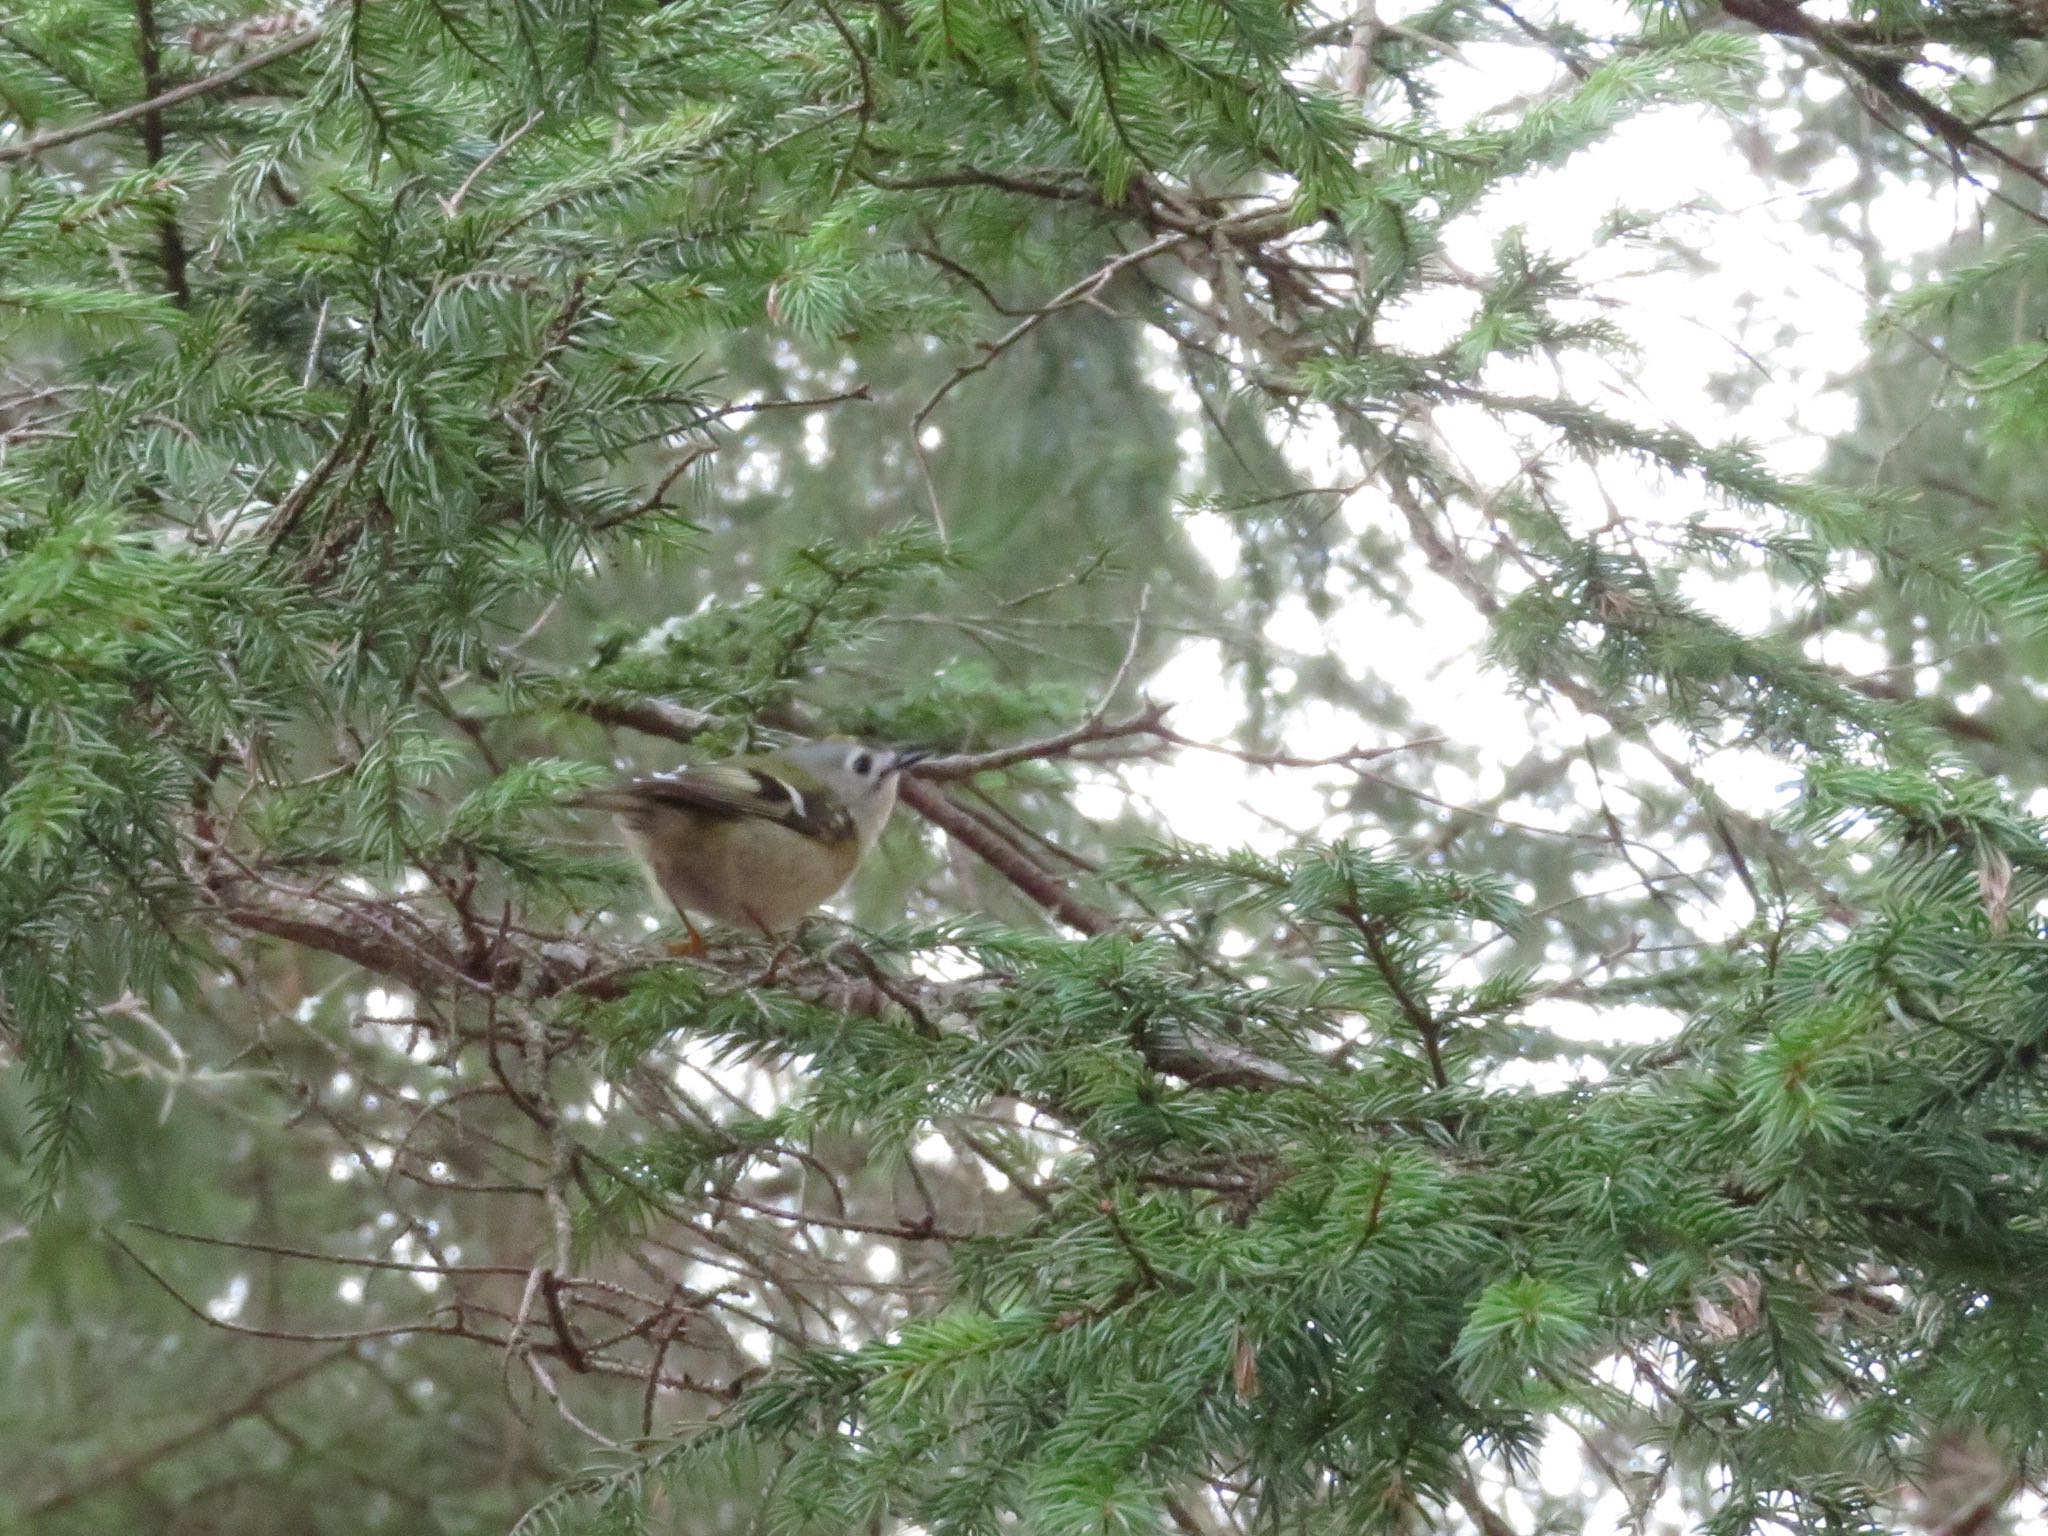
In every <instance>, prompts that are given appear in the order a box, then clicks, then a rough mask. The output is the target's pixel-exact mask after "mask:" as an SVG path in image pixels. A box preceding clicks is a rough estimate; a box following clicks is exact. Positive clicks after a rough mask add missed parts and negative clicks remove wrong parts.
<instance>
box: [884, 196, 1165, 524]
mask: <svg viewBox="0 0 2048 1536" xmlns="http://www.w3.org/2000/svg"><path fill="white" fill-rule="evenodd" d="M1189 238H1190V237H1189V236H1188V235H1186V234H1184V233H1180V232H1178V231H1176V232H1175V233H1173V234H1169V235H1162V236H1160V237H1159V238H1158V239H1156V240H1153V241H1150V242H1148V243H1147V244H1145V245H1141V246H1139V247H1138V249H1136V250H1135V251H1126V252H1125V253H1124V254H1123V255H1121V256H1119V257H1117V258H1116V259H1115V260H1113V261H1108V262H1105V263H1103V265H1102V266H1100V267H1098V268H1097V269H1096V270H1095V271H1093V272H1091V273H1089V274H1088V275H1087V276H1086V277H1084V278H1082V279H1081V280H1080V281H1079V282H1076V283H1071V284H1069V285H1068V286H1067V287H1065V288H1063V289H1061V290H1060V292H1058V293H1056V294H1054V295H1053V296H1052V297H1051V298H1050V299H1048V300H1046V302H1045V303H1044V304H1042V305H1040V306H1039V307H1038V308H1036V309H1034V310H1032V311H1031V313H1030V314H1028V315H1026V316H1025V317H1024V318H1023V319H1022V320H1019V321H1018V322H1017V323H1016V324H1015V325H1013V326H1011V327H1010V328H1009V329H1008V330H1007V331H1005V332H1003V334H1002V335H1001V336H998V337H997V338H996V339H995V340H994V341H988V342H983V343H982V344H981V345H982V352H981V356H980V357H978V358H976V359H975V360H974V361H973V362H971V363H962V364H961V365H960V366H959V367H958V368H955V369H954V370H953V371H952V372H951V373H949V374H947V375H946V377H945V379H944V380H943V381H942V382H941V383H940V385H939V387H938V388H937V389H935V390H933V391H932V392H931V394H930V396H929V397H928V398H927V399H926V400H925V402H924V404H923V405H921V406H919V407H918V408H917V414H916V415H914V416H912V417H911V418H910V449H911V452H912V453H913V454H915V455H916V457H917V463H918V468H919V469H920V470H922V471H923V474H924V488H925V495H926V497H927V498H928V499H929V500H930V502H931V509H932V520H933V521H934V522H935V523H936V524H937V525H938V530H939V536H940V537H941V538H943V537H945V533H946V512H945V508H944V507H942V506H941V505H940V504H939V488H938V482H937V480H936V479H935V478H934V477H933V475H932V464H931V459H930V458H929V457H928V456H927V455H926V453H925V450H924V442H923V440H922V434H923V432H924V425H925V423H926V422H927V421H929V420H930V419H931V415H932V412H933V411H936V410H937V409H938V408H939V404H940V402H941V401H943V400H944V399H945V398H946V396H948V395H949V394H951V393H952V392H953V390H954V388H955V387H956V386H958V385H960V384H962V383H964V382H966V381H967V380H968V379H971V378H973V377H974V375H976V374H977V373H980V372H981V371H982V370H983V369H985V368H987V367H989V366H990V365H991V364H992V363H994V362H995V360H996V359H997V358H999V357H1001V356H1002V355H1003V354H1004V353H1005V352H1007V351H1009V350H1010V348H1012V347H1014V346H1015V345H1016V344H1017V343H1018V342H1020V341H1022V340H1023V339H1024V338H1025V337H1026V336H1028V335H1030V334H1031V332H1032V331H1034V330H1036V329H1037V328H1038V327H1039V326H1040V325H1043V324H1044V323H1045V322H1046V321H1047V320H1049V319H1051V318H1052V317H1053V316H1054V315H1056V314H1058V313H1059V312H1060V311H1061V310H1063V309H1071V308H1073V307H1074V306H1075V305H1076V304H1085V303H1087V302H1088V301H1089V300H1091V299H1093V298H1094V297H1095V296H1096V295H1097V294H1099V293H1100V292H1102V290H1103V289H1104V288H1106V287H1108V286H1109V284H1110V283H1111V282H1112V281H1113V280H1114V279H1115V278H1116V276H1117V274H1118V273H1120V272H1125V271H1128V270H1129V269H1130V268H1132V267H1137V266H1142V265H1144V263H1146V262H1148V261H1150V260H1151V259H1152V258H1153V257H1155V256H1162V255H1164V254H1165V253H1166V252H1168V251H1170V250H1172V249H1173V248H1174V247H1175V246H1177V245H1185V244H1186V243H1187V242H1188V239H1189Z"/></svg>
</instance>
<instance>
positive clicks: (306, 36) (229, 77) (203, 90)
mask: <svg viewBox="0 0 2048 1536" xmlns="http://www.w3.org/2000/svg"><path fill="white" fill-rule="evenodd" d="M319 40H320V28H318V27H313V28H311V29H310V30H308V31H305V32H301V33H300V34H299V35H298V36H297V37H291V38H287V39H285V41H283V42H281V43H279V44H277V45H276V46H275V47H273V48H266V49H264V50H263V52H261V53H252V54H250V55H249V57H248V58H246V59H244V60H242V62H241V63H239V64H233V65H230V66H229V67H228V68H226V69H223V70H221V71H220V72H219V73H218V74H212V75H208V76H206V77H205V78H204V79H202V80H194V81H192V82H190V83H189V84H186V85H181V86H178V87H177V88H176V89H174V90H168V91H164V92H162V93H161V94H159V95H156V96H152V97H150V98H149V99H148V100H147V101H138V102H136V103H135V104H134V105H133V106H129V107H122V108H121V109H120V110H119V111H116V112H109V113H106V114H105V115H104V116H101V117H95V118H92V119H90V120H89V121H86V122H83V123H74V124H72V125H71V126H70V127H68V128H53V129H51V130H50V131H49V132H48V133H44V134H38V135H37V136H36V137H35V138H33V139H27V140H24V141H23V142H22V143H20V144H7V145H0V165H11V164H13V163H14V162H15V161H17V160H33V159H34V158H35V157H36V156H37V155H40V154H43V153H44V152H46V151H48V150H52V149H56V148H58V147H60V146H62V145H65V144H75V143H77V142H78V140H80V139H89V138H91V137H93V136H94V135H95V134H101V133H106V132H108V131H109V130H111V129H114V128H120V127H123V126H125V125H126V124H129V123H132V122H134V121H135V120H136V119H137V118H148V117H152V116H155V115H157V114H159V113H161V112H163V111H164V109H165V108H167V107H175V106H177V105H178V104H179V103H180V102H185V101H190V100H192V98H193V97H195V96H205V95H208V94H210V93H211V92H214V91H218V90H222V89H224V88H225V87H227V86H230V85H233V84H234V83H235V82H236V81H237V80H240V79H242V78H243V77H244V76H245V75H253V74H255V73H256V71H257V70H259V69H263V68H266V67H268V66H269V65H272V64H275V63H277V62H278V60H280V59H288V58H290V57H291V56H292V55H293V54H295V53H303V52H304V51H305V50H306V49H308V48H310V47H312V46H313V44H315V43H317V42H318V41H319Z"/></svg>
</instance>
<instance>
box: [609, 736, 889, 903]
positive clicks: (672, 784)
mask: <svg viewBox="0 0 2048 1536" xmlns="http://www.w3.org/2000/svg"><path fill="white" fill-rule="evenodd" d="M927 755H928V754H927V753H923V752H892V751H889V750H887V749H885V748H877V747H864V746H861V745H860V744H859V743H857V742H840V741H816V742H805V743H802V744H801V745H798V746H794V747H790V748H787V749H786V750H783V751H780V752H773V753H768V754H765V755H761V756H749V757H735V758H731V759H729V760H727V761H725V762H722V763H708V764H705V765H704V766H702V767H691V768H679V769H677V770H676V771H675V772H673V773H663V774H654V775H651V776H649V777H647V778H644V779H635V780H633V781H632V782H631V783H628V784H622V785H620V786H619V787H618V788H616V789H606V790H599V791H597V792H595V793H593V794H590V795H587V796H585V797H584V799H583V801H582V802H581V803H582V804H584V805H586V806H590V807H592V808H594V809H597V810H605V811H610V812H612V813H613V814H614V815H616V816H617V817H618V818H619V824H620V826H621V827H622V828H624V830H625V833H626V839H627V842H628V843H629V844H630V845H631V847H632V849H633V851H634V853H635V854H637V855H638V856H639V858H640V860H641V862H642V863H643V864H645V865H646V867H647V870H648V873H649V874H650V875H651V876H652V877H653V880H654V883H655V885H656V886H658V887H659V888H660V890H661V892H662V893H663V894H664V895H665V896H667V897H668V899H669V900H670V901H671V902H673V903H674V904H675V908H676V911H677V912H678V913H679V914H680V915H681V916H682V918H683V922H684V925H685V926H689V927H690V928H691V932H692V933H693V934H694V933H695V932H696V930H695V928H694V926H692V925H691V924H690V919H689V914H690V913H692V912H695V913H698V914H700V915H702V916H704V917H709V918H714V919H716V920H717V921H719V922H723V923H731V924H734V925H736V926H739V927H745V928H752V929H754V930H756V931H758V932H761V933H766V934H772V933H775V932H777V931H779V930H781V929H784V928H787V927H789V926H790V925H792V924H793V923H795V922H797V921H798V920H799V919H801V918H802V917H803V916H804V915H805V914H806V913H808V912H810V911H812V910H813V909H814V908H816V907H818V906H819V905H820V904H821V903H823V902H825V901H827V900H829V899H830V898H831V896H832V894H833V893H834V892H835V891H837V890H838V889H839V888H840V887H841V886H843V885H845V884H846V882H847V880H848V878H850V877H851V876H852V874H853V872H854V870H855V869H856V868H857V867H858V866H859V864H860V861H861V857H862V856H863V855H864V854H865V853H866V852H867V851H868V849H870V848H872V847H873V846H874V844H875V841H876V839H877V838H879V837H880V836H881V835H882V828H883V827H884V826H886V825H887V824H888V820H889V812H890V810H891V809H892V808H893V807H894V806H895V804H896V781H897V776H898V775H899V774H901V773H902V771H903V770H904V769H905V768H907V767H909V766H910V765H911V764H912V763H915V762H918V761H920V760H922V759H923V758H924V757H926V756H927Z"/></svg>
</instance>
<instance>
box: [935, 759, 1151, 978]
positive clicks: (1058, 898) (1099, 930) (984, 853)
mask: <svg viewBox="0 0 2048 1536" xmlns="http://www.w3.org/2000/svg"><path fill="white" fill-rule="evenodd" d="M897 793H898V795H899V797H900V798H901V799H902V801H903V803H904V804H905V805H908V806H909V807H910V808H911V809H912V810H913V811H915V812H917V814H918V815H920V816H922V817H923V818H924V819H925V820H926V821H928V822H930V823H931V824H932V825H933V826H935V827H937V828H938V829H939V830H940V831H941V832H944V833H945V834H946V835H947V836H948V837H950V838H952V839H953V840H954V841H955V842H957V843H959V844H960V845H961V846H962V847H963V848H966V849H968V850H969V851H971V852H973V853H975V854H978V855H979V856H980V857H981V859H982V860H983V861H984V862H985V863H987V864H988V865H989V867H990V868H992V869H994V870H995V871H996V873H997V874H999V875H1001V876H1002V877H1003V878H1004V879H1005V880H1008V881H1009V882H1010V884H1012V885H1014V886H1015V887H1016V888H1017V889H1018V890H1020V891H1022V892H1023V893H1024V895H1025V896H1027V897H1029V898H1030V899H1031V900H1032V901H1033V902H1034V903H1036V904H1037V905H1038V906H1040V907H1043V908H1044V909H1045V910H1046V911H1047V912H1049V913H1051V914H1052V915H1053V916H1054V917H1056V918H1058V919H1059V920H1060V921H1061V922H1063V923H1065V924H1066V925H1067V926H1068V927H1069V928H1072V929H1073V930H1074V931H1075V932H1076V933H1083V934H1087V935H1088V936H1089V937H1091V938H1093V937H1095V936H1096V935H1099V934H1104V933H1108V932H1109V931H1110V930H1111V929H1112V928H1114V927H1115V926H1116V919H1115V918H1113V917H1109V916H1107V915H1106V914H1104V913H1101V912H1097V911H1096V910H1095V909H1094V908H1093V907H1091V906H1089V905H1088V904H1087V903H1085V902H1083V901H1081V900H1080V899H1079V898H1077V897H1076V896H1074V895H1073V894H1072V893H1071V892H1070V891H1068V889H1067V888H1066V886H1064V885H1063V884H1061V883H1060V881H1059V880H1058V879H1057V878H1055V877H1054V876H1053V875H1051V874H1049V873H1047V872H1046V871H1045V870H1044V869H1041V868H1040V867H1039V866H1038V865H1037V864H1036V863H1034V862H1033V861H1032V860H1031V859H1030V858H1029V857H1028V856H1027V855H1026V854H1024V853H1023V852H1022V851H1021V850H1020V849H1018V848H1016V847H1014V846H1013V845H1011V844H1010V843H1008V842H1006V841H1004V840H1003V839H1002V838H1001V837H998V836H997V835H996V834H995V832H994V831H993V830H992V829H990V828H989V827H987V826H985V825H984V824H983V823H982V822H981V821H980V820H979V819H977V818H976V817H975V816H973V815H972V814H971V813H969V812H967V811H965V810H963V809H962V808H961V807H960V806H957V805H955V804H954V803H953V801H952V800H951V799H950V798H949V797H948V796H947V794H946V792H945V791H944V790H942V789H940V788H939V787H938V786H937V785H936V784H926V783H922V782H920V781H919V780H917V779H914V778H910V777H908V776H907V775H906V776H905V778H904V781H903V783H902V785H901V786H900V788H899V789H898V791H897Z"/></svg>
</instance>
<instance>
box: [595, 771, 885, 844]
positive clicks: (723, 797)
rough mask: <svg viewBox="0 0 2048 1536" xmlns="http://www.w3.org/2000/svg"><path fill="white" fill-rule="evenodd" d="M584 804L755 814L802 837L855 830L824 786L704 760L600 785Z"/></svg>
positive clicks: (626, 811)
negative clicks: (697, 765)
mask: <svg viewBox="0 0 2048 1536" xmlns="http://www.w3.org/2000/svg"><path fill="white" fill-rule="evenodd" d="M583 803H584V804H586V805H590V806H594V807H596V808H597V809H599V810H606V811H615V812H617V813H618V814H620V815H623V816H631V815H634V814H635V813H638V814H641V815H645V814H646V813H647V812H649V811H650V810H656V809H660V808H663V807H666V808H668V809H671V810H678V811H686V812H690V813H692V814H695V815H699V816H714V817H720V818H727V819H731V818H737V817H741V816H753V817H758V818H760V819H761V820H763V821H772V822H775V823H777V824H779V825H781V826H785V827H788V828H789V829H790V830H791V831H792V832H798V833H801V834H803V835H804V836H805V837H817V838H825V839H838V838H846V837H852V836H853V835H854V826H853V817H852V816H851V815H849V814H848V813H847V810H846V807H845V806H843V805H841V804H840V803H839V797H838V796H837V795H834V794H832V793H830V792H829V791H827V790H810V791H804V790H799V789H798V788H797V787H796V786H795V785H793V784H791V783H790V782H789V781H788V780H787V779H784V778H781V777H779V776H778V775H776V774H773V773H769V772H768V771H767V770H765V769H761V768H742V767H739V766H736V765H734V764H731V763H707V764H705V765H704V766H703V767H701V768H679V769H677V770H676V771H675V772H674V773H657V774H650V775H649V776H648V777H646V778H644V779H635V780H633V781H632V782H631V783H630V784H624V785H621V786H620V787H619V788H617V789H610V790H599V791H598V792H597V793H596V794H593V795H589V796H587V797H585V799H584V802H583Z"/></svg>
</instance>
